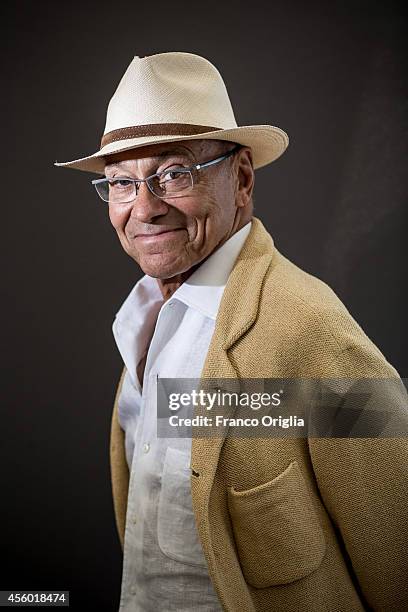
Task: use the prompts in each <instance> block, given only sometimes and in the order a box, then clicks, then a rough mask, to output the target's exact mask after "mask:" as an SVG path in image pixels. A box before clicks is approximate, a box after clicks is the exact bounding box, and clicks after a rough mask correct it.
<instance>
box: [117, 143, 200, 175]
mask: <svg viewBox="0 0 408 612" xmlns="http://www.w3.org/2000/svg"><path fill="white" fill-rule="evenodd" d="M172 155H177V156H179V157H180V156H183V155H184V156H185V157H191V156H189V155H188V152H187V151H186V150H185V149H174V148H173V149H166V150H165V151H161V152H160V153H157V155H152V156H151V159H152V160H159V159H163V157H171V156H172ZM124 161H131V160H123V161H119V162H112V163H111V164H106V168H109V169H114V168H117V169H118V170H123V169H124V166H123V162H124ZM191 161H192V162H194V159H193V158H192V157H191Z"/></svg>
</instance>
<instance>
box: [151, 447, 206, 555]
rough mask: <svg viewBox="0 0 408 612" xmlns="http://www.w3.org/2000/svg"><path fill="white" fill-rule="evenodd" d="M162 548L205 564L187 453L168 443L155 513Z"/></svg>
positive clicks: (169, 553) (168, 552) (165, 552)
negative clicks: (194, 508) (156, 512)
mask: <svg viewBox="0 0 408 612" xmlns="http://www.w3.org/2000/svg"><path fill="white" fill-rule="evenodd" d="M157 537H158V542H159V546H160V549H161V551H162V552H163V553H164V554H165V555H166V556H167V557H170V559H173V560H175V561H179V562H180V563H186V564H188V565H199V566H202V567H205V566H206V565H207V562H206V560H205V557H204V553H203V550H202V546H201V542H200V539H199V536H198V531H197V528H196V524H195V518H194V512H193V506H192V499H191V469H190V457H189V455H187V454H186V453H185V452H182V451H180V450H178V449H176V448H171V447H169V448H168V449H167V451H166V456H165V459H164V466H163V475H162V484H161V490H160V497H159V506H158V517H157Z"/></svg>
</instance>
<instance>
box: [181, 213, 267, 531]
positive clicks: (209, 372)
mask: <svg viewBox="0 0 408 612" xmlns="http://www.w3.org/2000/svg"><path fill="white" fill-rule="evenodd" d="M273 253H274V245H273V240H272V237H271V236H270V234H269V233H268V232H267V231H266V229H265V228H264V226H263V224H262V222H261V221H260V220H259V219H258V218H256V217H253V219H252V227H251V231H250V233H249V235H248V238H247V240H246V241H245V243H244V246H243V247H242V249H241V252H240V254H239V255H238V258H237V260H236V262H235V265H234V268H233V269H232V271H231V274H230V276H229V279H228V282H227V285H226V287H225V290H224V294H223V297H222V300H221V304H220V308H219V311H218V316H217V320H216V325H215V330H214V334H213V337H212V339H211V343H210V346H209V349H208V353H207V357H206V360H205V363H204V367H203V370H202V373H201V385H202V388H206V389H208V388H211V389H213V390H215V389H217V388H220V387H221V388H222V385H223V383H222V380H223V379H225V378H228V379H232V380H231V381H230V382H231V383H232V384H235V386H236V387H239V373H238V372H237V371H236V370H235V368H234V366H233V365H232V363H231V361H230V359H229V357H228V351H229V349H230V348H231V347H232V346H233V344H234V343H235V342H237V340H239V338H240V337H241V336H242V335H243V334H244V333H245V332H247V331H248V330H249V329H250V327H251V326H252V325H253V324H254V322H255V321H256V318H257V315H258V307H259V300H260V295H261V289H262V284H263V280H264V277H265V274H266V271H267V269H268V267H269V265H270V263H271V261H272V258H273ZM206 379H211V380H210V381H207V382H206ZM234 380H235V383H234V382H233V381H234ZM218 383H219V384H218ZM228 390H231V389H230V383H229V385H228ZM233 412H234V408H233V407H232V408H230V409H228V410H227V409H225V410H223V415H224V416H226V417H229V416H231V415H232V413H233ZM205 414H207V415H208V411H207V410H206V408H205V407H197V408H196V410H195V416H199V415H205ZM226 433H227V428H224V429H223V430H221V431H220V430H219V429H217V436H210V435H205V436H203V437H193V440H192V453H191V467H192V474H193V477H192V495H193V506H194V507H195V508H196V509H197V512H196V519H197V522H199V523H202V521H203V520H205V519H204V515H203V511H204V509H206V508H207V507H208V500H209V495H210V492H211V487H212V483H213V481H214V477H215V472H216V469H217V464H218V459H219V455H220V451H221V448H222V445H223V442H224V439H225V436H226ZM196 435H197V434H196ZM193 436H194V433H193ZM194 474H199V475H200V477H199V478H194ZM198 509H199V511H198ZM205 516H206V514H205Z"/></svg>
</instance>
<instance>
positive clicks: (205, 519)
mask: <svg viewBox="0 0 408 612" xmlns="http://www.w3.org/2000/svg"><path fill="white" fill-rule="evenodd" d="M287 144H288V139H287V136H286V134H285V133H284V132H283V131H282V130H280V129H279V128H276V127H273V126H267V125H264V126H243V127H238V126H237V125H236V122H235V119H234V116H233V112H232V108H231V105H230V101H229V98H228V94H227V91H226V89H225V85H224V83H223V81H222V78H221V76H220V74H219V72H218V71H217V70H216V68H215V67H214V66H212V64H210V63H209V62H208V61H207V60H205V59H204V58H201V57H199V56H196V55H193V54H188V53H164V54H158V55H154V56H150V57H146V58H139V57H136V58H134V60H133V61H132V62H131V64H130V66H129V67H128V69H127V71H126V73H125V75H124V76H123V78H122V80H121V82H120V83H119V86H118V88H117V90H116V92H115V95H114V96H113V98H112V100H111V102H110V104H109V108H108V114H107V122H106V126H105V132H104V136H103V138H102V143H101V149H100V150H99V151H98V152H97V153H95V154H93V155H90V156H87V157H85V158H82V159H78V160H74V161H73V162H66V163H63V164H57V165H62V166H67V167H73V168H77V169H81V170H88V171H93V172H97V173H100V174H103V175H104V176H103V177H102V178H98V179H95V180H94V181H93V183H94V185H95V187H96V190H97V192H98V194H99V196H100V198H101V199H102V200H103V201H104V202H106V203H107V206H108V208H109V216H110V220H111V222H112V225H113V227H114V228H115V230H116V232H117V234H118V237H119V240H120V242H121V245H122V247H123V249H124V250H125V252H126V253H127V254H128V255H129V256H130V257H132V259H134V260H135V261H136V262H137V264H138V265H139V266H140V268H141V269H142V270H143V272H144V273H145V275H144V276H143V277H142V279H141V280H140V281H139V282H138V283H137V284H136V286H135V287H134V288H133V289H132V291H131V293H130V295H129V296H128V298H127V299H126V301H125V302H124V304H123V305H122V307H121V309H120V310H119V312H118V314H117V316H116V319H115V322H114V326H113V331H114V336H115V340H116V342H117V345H118V348H119V351H120V353H121V355H122V357H123V361H124V366H125V367H124V370H123V373H122V377H121V381H120V384H119V387H118V391H117V395H116V401H115V406H114V411H113V417H112V433H111V468H112V487H113V498H114V507H115V513H116V520H117V526H118V532H119V537H120V541H121V544H122V546H123V549H124V567H123V580H122V593H121V605H120V609H121V610H124V611H125V610H126V611H131V610H134V611H136V610H137V611H139V610H140V611H141V610H143V611H152V610H166V611H167V610H177V611H187V610H202V611H213V610H221V609H223V610H227V611H229V612H236V611H237V610H244V611H245V612H246V611H248V612H249V611H255V610H256V611H258V610H259V611H261V610H262V611H269V610H287V611H290V612H295V611H296V612H297V611H299V610H305V611H316V612H318V611H319V612H320V611H327V612H332V611H334V610H338V611H339V612H350V611H353V612H354V611H359V610H365V609H374V610H401V611H402V610H405V609H407V608H408V593H407V567H408V565H407V558H406V550H407V548H408V547H407V544H408V532H407V516H406V497H405V496H406V489H407V484H408V482H407V444H406V441H405V439H404V438H403V437H393V438H382V439H373V438H364V437H359V438H354V439H351V438H346V437H337V438H329V437H311V436H304V437H276V436H270V437H261V438H260V437H257V436H252V437H251V436H244V437H239V436H237V437H236V436H231V435H229V434H228V430H227V431H225V432H224V433H223V434H220V435H218V436H213V437H211V436H208V437H206V436H201V437H194V438H193V439H192V438H191V437H190V438H183V437H175V438H162V437H158V435H157V432H156V401H157V392H158V389H157V380H158V377H160V378H168V379H171V378H173V379H189V378H192V379H195V378H200V377H201V378H202V379H203V380H204V379H217V380H219V379H229V380H230V379H232V380H244V379H273V378H278V379H283V378H287V379H321V378H324V379H330V378H332V379H340V378H343V377H344V378H347V379H357V378H389V379H394V380H395V379H398V374H397V372H396V371H395V370H394V368H393V367H392V366H391V365H390V364H389V363H388V362H387V361H386V359H385V358H384V356H383V355H382V354H381V352H380V351H379V350H378V349H377V348H376V347H375V346H374V344H373V343H372V342H371V341H370V340H369V338H367V336H366V335H365V334H364V332H363V331H362V330H361V328H360V327H359V326H358V324H357V323H356V322H355V321H354V320H353V319H352V317H351V315H350V314H349V313H348V311H347V310H346V308H345V306H344V305H343V304H342V303H341V302H340V300H339V299H338V298H337V296H336V295H335V294H334V293H333V291H332V290H331V289H330V288H329V287H328V286H327V285H325V284H324V283H322V282H321V281H319V280H318V279H316V278H314V277H312V276H310V275H308V274H306V273H305V272H303V271H302V270H300V269H299V268H298V267H296V266H295V265H294V264H292V263H291V262H290V261H289V260H288V259H287V258H285V257H284V256H283V255H282V254H281V253H279V251H278V250H277V249H276V247H275V246H274V243H273V240H272V237H271V236H270V234H269V233H268V232H267V231H266V229H265V227H264V225H263V224H262V222H261V221H260V220H259V219H258V218H256V217H254V216H253V200H252V194H253V188H254V169H256V168H259V167H261V166H264V165H266V164H267V163H270V162H272V161H274V160H276V159H277V158H278V157H279V156H280V155H281V154H282V153H283V152H284V150H285V148H286V146H287ZM197 414H198V412H197Z"/></svg>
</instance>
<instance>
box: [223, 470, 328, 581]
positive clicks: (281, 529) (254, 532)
mask: <svg viewBox="0 0 408 612" xmlns="http://www.w3.org/2000/svg"><path fill="white" fill-rule="evenodd" d="M228 507H229V512H230V516H231V522H232V527H233V532H234V538H235V542H236V545H237V550H238V555H239V559H240V563H241V567H242V571H243V574H244V576H245V580H246V581H247V582H248V584H250V585H252V586H254V587H257V588H266V587H271V586H277V585H281V584H288V583H290V582H294V581H295V580H299V579H300V578H304V577H305V576H307V575H309V574H311V573H312V572H313V571H314V570H316V569H317V568H318V567H319V565H320V564H321V562H322V560H323V557H324V555H325V551H326V541H325V537H324V533H323V529H322V527H321V525H320V523H319V519H318V516H317V513H316V511H315V509H314V507H313V503H312V500H311V497H310V493H309V491H308V489H307V486H306V483H305V481H304V478H303V476H302V473H301V470H300V468H299V465H298V463H297V461H293V462H292V463H291V464H290V465H289V467H288V468H287V469H286V470H285V471H284V472H283V473H282V474H279V476H277V477H276V478H274V479H273V480H271V481H269V482H267V483H265V484H262V485H259V486H257V487H255V488H253V489H248V490H246V491H236V490H235V489H234V487H230V488H229V489H228Z"/></svg>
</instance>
